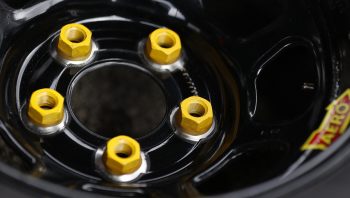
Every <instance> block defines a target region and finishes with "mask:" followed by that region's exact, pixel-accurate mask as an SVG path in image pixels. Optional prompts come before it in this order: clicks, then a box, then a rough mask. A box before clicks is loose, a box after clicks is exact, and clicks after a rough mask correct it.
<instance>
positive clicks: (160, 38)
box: [146, 28, 182, 64]
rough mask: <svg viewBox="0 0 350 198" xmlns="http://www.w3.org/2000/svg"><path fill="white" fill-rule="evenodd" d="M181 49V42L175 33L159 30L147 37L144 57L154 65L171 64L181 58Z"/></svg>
mask: <svg viewBox="0 0 350 198" xmlns="http://www.w3.org/2000/svg"><path fill="white" fill-rule="evenodd" d="M181 48H182V47H181V40H180V37H179V35H178V34H176V32H174V31H172V30H170V29H167V28H159V29H157V30H155V31H153V32H152V33H151V34H150V35H149V37H148V40H147V43H146V55H147V56H148V57H149V58H150V59H151V60H152V61H153V62H155V63H158V64H171V63H173V62H175V61H176V60H178V59H179V57H180V56H181Z"/></svg>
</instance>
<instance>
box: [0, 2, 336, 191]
mask: <svg viewBox="0 0 350 198" xmlns="http://www.w3.org/2000/svg"><path fill="white" fill-rule="evenodd" d="M310 5H311V2H304V1H302V0H284V1H282V0H279V1H278V0H268V1H264V2H260V1H257V0H248V1H243V0H242V1H229V0H225V1H220V2H217V1H214V0H206V1H162V0H154V1H135V2H134V1H133V2H130V1H123V0H122V1H68V0H66V1H55V0H50V1H42V2H31V3H29V2H27V1H21V0H16V1H11V2H10V1H8V2H7V1H4V2H0V10H2V12H0V15H1V17H2V18H3V20H0V39H1V41H0V44H1V48H0V60H1V65H2V68H1V73H0V75H1V76H0V87H1V89H0V90H1V93H2V95H3V97H2V98H1V99H0V100H1V103H0V104H1V106H0V114H1V115H0V116H1V120H2V122H3V124H2V125H3V126H2V128H3V129H2V130H1V133H2V136H3V137H6V138H7V139H10V140H11V141H7V142H8V144H10V145H11V146H12V147H13V148H15V149H16V150H17V151H18V154H19V156H21V158H22V159H24V160H25V161H26V164H27V166H29V167H32V169H31V170H30V171H27V173H28V174H32V175H33V176H35V177H38V178H40V179H43V180H46V181H50V182H53V183H57V184H59V185H63V186H66V187H71V188H74V189H78V190H81V191H88V192H96V193H101V194H106V195H125V196H127V195H144V194H147V195H150V196H152V195H154V196H157V195H159V196H164V195H173V196H177V195H186V196H194V195H200V194H202V195H217V194H221V193H226V192H232V191H236V190H239V189H242V188H246V187H249V186H252V185H255V184H258V183H261V182H265V181H267V180H268V179H271V178H273V177H275V176H279V175H281V174H283V173H284V172H285V171H286V170H288V169H289V167H290V166H291V165H292V164H293V163H294V162H295V161H296V160H297V159H298V158H299V157H300V156H302V155H303V153H301V152H300V150H299V148H300V146H301V145H302V144H303V143H304V141H305V139H306V138H307V137H308V135H309V134H310V132H311V131H312V130H313V129H315V128H316V127H317V125H318V124H319V122H320V120H321V119H322V116H323V114H324V113H325V112H324V107H325V106H326V105H327V104H328V103H329V102H330V101H331V100H332V99H333V98H334V97H336V96H337V94H339V90H340V88H339V84H341V83H340V82H341V79H340V78H339V65H337V64H335V60H336V59H337V57H336V55H334V51H333V49H332V48H331V42H330V40H329V37H328V35H327V30H326V29H324V24H323V21H322V17H320V16H321V13H320V10H318V7H313V8H310ZM72 22H80V23H83V24H84V25H86V26H87V27H89V28H90V29H91V30H92V32H93V37H94V41H95V42H96V44H97V45H98V47H99V50H98V52H97V54H96V57H95V58H94V60H93V61H92V62H91V63H89V64H87V65H85V66H84V67H80V68H69V67H64V66H63V65H62V64H60V63H59V62H57V61H56V60H54V59H53V58H52V57H51V55H50V53H49V49H50V47H51V42H54V40H55V38H56V36H57V34H58V32H59V29H60V27H62V26H63V25H64V24H67V23H72ZM161 26H166V27H169V28H171V29H173V30H175V31H176V32H178V33H179V35H180V36H181V39H182V43H183V46H184V52H186V55H187V59H186V69H187V72H188V75H187V74H184V72H180V71H178V72H175V73H166V74H159V73H157V72H155V71H152V70H151V69H149V67H147V65H146V64H145V63H144V62H142V60H141V58H140V56H139V54H138V53H139V52H138V45H139V42H140V41H142V40H143V39H144V38H146V37H147V35H148V34H149V33H150V32H151V31H152V30H154V29H155V28H157V27H161ZM106 67H110V68H113V67H125V68H129V70H132V69H131V68H133V69H137V71H138V72H140V73H142V75H145V76H147V78H148V77H149V79H153V81H154V82H155V83H156V84H157V85H158V86H159V87H160V89H157V90H155V91H153V92H152V93H159V90H161V92H162V94H163V95H164V98H165V99H164V103H165V104H166V108H165V109H162V111H165V116H164V118H163V119H162V120H161V121H160V122H159V123H160V124H159V125H157V124H154V123H153V124H152V126H151V127H148V126H146V127H144V128H142V127H141V128H139V130H140V133H141V135H135V138H137V140H138V141H139V142H140V144H141V146H142V149H143V150H144V151H145V152H146V154H147V155H148V157H149V159H150V169H149V171H148V172H147V174H146V175H144V176H143V177H142V178H141V179H140V180H139V181H136V182H134V183H131V184H126V185H120V184H112V183H110V182H108V181H104V180H103V179H102V178H101V177H100V175H99V174H98V172H97V171H96V170H95V166H94V163H93V155H94V152H95V150H96V149H97V148H98V147H99V146H102V145H104V144H105V142H106V140H107V139H108V138H109V137H110V136H111V134H110V133H113V132H110V131H109V132H101V133H102V135H101V133H100V134H99V132H98V131H96V129H95V130H91V127H89V126H86V125H89V124H86V122H84V121H82V120H81V119H79V116H77V112H76V111H78V110H74V109H75V107H74V105H71V103H73V102H72V101H74V100H76V101H79V100H83V99H84V97H82V96H79V94H78V95H77V96H76V95H75V94H74V89H75V87H77V86H78V85H77V84H79V79H80V78H81V76H84V75H86V73H89V72H97V71H98V69H101V68H106ZM95 70H96V71H95ZM130 75H131V74H130ZM186 76H189V77H190V79H191V81H192V82H193V83H194V84H195V86H196V88H197V91H198V93H199V95H200V96H202V97H205V98H207V99H209V100H210V101H211V103H212V105H213V108H214V113H215V117H216V119H217V121H218V124H219V125H218V130H217V131H216V132H215V135H214V136H213V137H212V138H211V139H210V140H208V141H207V142H203V143H198V144H191V143H188V142H186V141H183V140H182V139H180V138H178V137H177V136H175V135H174V134H173V130H174V129H173V128H172V126H171V124H170V117H169V114H170V112H171V110H172V109H173V108H175V107H176V106H177V105H178V103H179V102H180V101H181V100H182V99H184V98H186V97H188V96H190V95H191V94H192V93H191V88H190V87H189V82H188V81H189V78H188V77H186ZM129 80H130V78H129ZM135 80H136V81H137V80H138V79H137V78H135ZM153 81H152V82H153ZM91 83H98V81H97V80H92V82H91ZM83 85H84V84H83ZM79 86H82V85H79ZM94 86H96V84H94ZM145 86H146V84H145ZM43 87H51V88H55V89H57V90H58V91H59V92H60V93H61V94H62V95H63V96H65V97H66V106H67V109H68V111H69V115H70V122H69V126H68V127H67V129H65V131H64V133H61V134H58V135H56V136H53V137H38V136H36V135H33V134H31V133H30V132H29V131H27V130H26V129H25V128H24V126H23V123H22V122H23V121H22V119H21V117H20V115H21V111H25V108H26V103H27V101H28V98H29V97H30V94H31V93H32V92H33V91H34V90H36V89H39V88H43ZM97 87H98V86H97ZM141 88H142V87H140V86H138V87H136V88H135V92H138V91H137V89H141ZM92 90H93V89H92ZM151 90H152V89H151ZM99 94H101V93H99V92H96V93H93V92H92V93H91V95H94V96H93V97H98V95H99ZM106 94H108V93H106ZM73 97H74V98H73ZM128 97H131V98H133V97H139V95H137V96H128ZM93 100H94V99H93ZM75 103H77V102H75ZM153 103H154V101H153V100H145V103H144V105H147V106H156V105H154V104H153ZM90 104H93V103H90ZM96 105H97V104H96ZM160 106H162V105H161V104H160ZM156 108H162V107H156ZM94 116H96V119H100V118H99V117H100V116H101V114H100V113H98V114H97V115H91V117H92V118H93V117H94ZM136 117H137V119H141V120H142V119H145V118H143V117H142V115H141V116H140V115H137V116H136ZM160 117H161V116H160ZM124 118H125V117H124ZM137 119H136V120H137ZM157 120H158V119H157ZM112 122H113V121H112ZM144 122H147V121H144ZM84 123H85V124H84ZM102 123H103V124H102V125H106V128H107V129H108V130H110V129H111V128H118V127H115V126H113V125H110V126H109V125H108V122H102ZM125 123H127V122H123V124H125ZM157 123H158V122H157ZM155 125H157V126H156V127H154V126H155ZM107 129H106V130H107ZM128 129H129V130H132V129H135V128H134V127H133V126H132V125H125V126H123V127H121V129H119V130H118V131H116V134H122V133H123V132H121V131H123V130H128ZM146 129H147V130H146ZM105 133H107V135H106V134H105ZM128 135H131V136H133V135H132V133H131V134H128Z"/></svg>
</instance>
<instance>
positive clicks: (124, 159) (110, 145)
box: [103, 135, 142, 175]
mask: <svg viewBox="0 0 350 198" xmlns="http://www.w3.org/2000/svg"><path fill="white" fill-rule="evenodd" d="M103 160H104V164H105V167H106V169H107V170H108V172H110V173H112V174H116V175H124V174H130V173H133V172H135V171H136V170H137V169H138V168H140V166H141V163H142V159H141V149H140V144H139V143H138V142H137V141H136V140H134V139H133V138H131V137H128V136H124V135H121V136H117V137H114V138H112V139H110V140H109V141H108V142H107V146H106V150H105V153H104V155H103Z"/></svg>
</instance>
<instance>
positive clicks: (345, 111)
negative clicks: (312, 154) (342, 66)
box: [301, 89, 350, 150]
mask: <svg viewBox="0 0 350 198" xmlns="http://www.w3.org/2000/svg"><path fill="white" fill-rule="evenodd" d="M349 122H350V89H347V90H346V91H345V92H344V93H343V94H342V95H341V96H340V97H339V98H338V99H337V100H335V101H333V102H332V103H331V104H330V105H329V106H328V107H327V114H326V116H325V117H324V118H323V121H322V123H321V125H320V127H319V128H318V129H317V130H315V131H314V132H312V134H311V136H310V137H309V139H308V140H307V141H306V142H305V144H304V145H303V146H302V147H301V150H325V149H326V148H328V147H329V146H330V145H331V144H332V143H333V142H334V141H336V140H337V139H338V138H339V137H340V136H341V135H342V134H343V133H344V131H345V130H346V129H347V127H348V125H349Z"/></svg>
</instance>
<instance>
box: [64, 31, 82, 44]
mask: <svg viewBox="0 0 350 198" xmlns="http://www.w3.org/2000/svg"><path fill="white" fill-rule="evenodd" d="M85 38H86V34H85V33H84V31H83V30H81V29H78V28H70V29H69V30H68V32H67V39H68V40H69V41H70V42H72V43H81V42H83V41H84V40H85Z"/></svg>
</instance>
